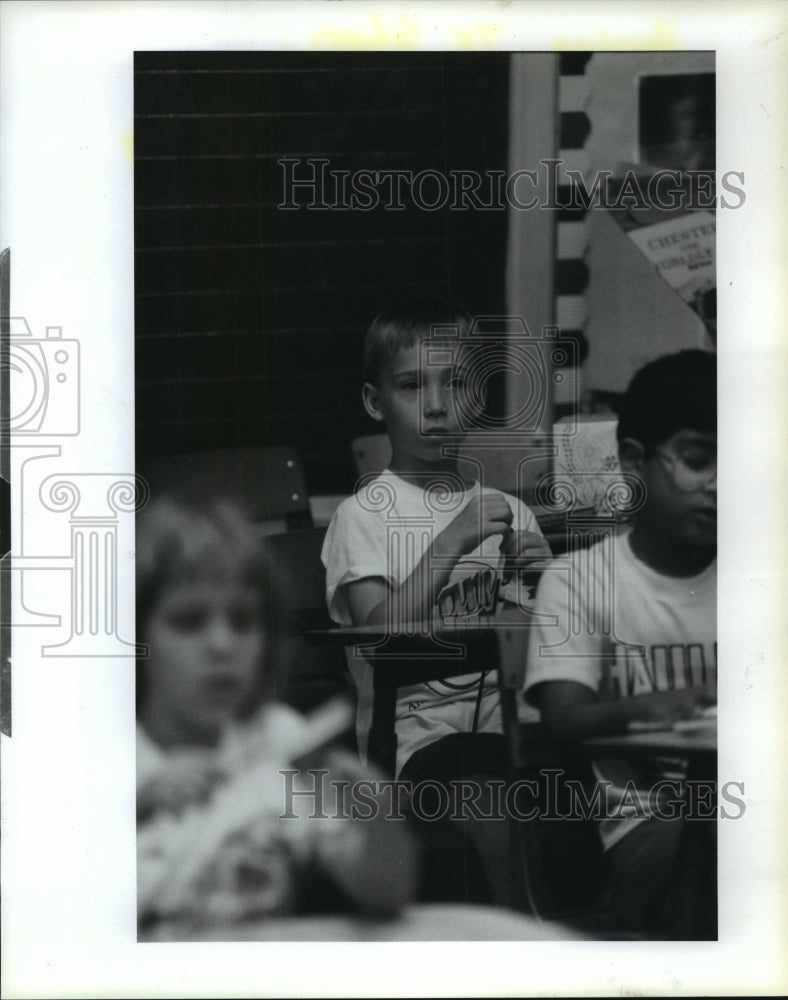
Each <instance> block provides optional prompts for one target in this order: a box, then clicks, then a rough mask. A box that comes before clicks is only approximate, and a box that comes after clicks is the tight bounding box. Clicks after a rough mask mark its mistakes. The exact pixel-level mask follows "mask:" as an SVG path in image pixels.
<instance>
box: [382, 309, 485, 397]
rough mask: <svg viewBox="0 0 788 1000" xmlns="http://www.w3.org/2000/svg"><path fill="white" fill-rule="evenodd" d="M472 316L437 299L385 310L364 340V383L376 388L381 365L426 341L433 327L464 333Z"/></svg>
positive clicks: (466, 311)
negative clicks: (417, 343)
mask: <svg viewBox="0 0 788 1000" xmlns="http://www.w3.org/2000/svg"><path fill="white" fill-rule="evenodd" d="M470 324H471V315H470V313H469V312H468V310H467V309H466V308H465V307H464V306H463V305H461V304H460V303H456V302H450V301H448V300H443V299H440V298H429V297H424V298H413V299H406V300H403V301H402V302H397V303H394V304H392V305H390V306H387V307H386V308H385V309H383V310H382V311H381V312H379V313H378V315H377V316H376V317H375V318H374V319H373V320H372V322H371V323H370V325H369V329H368V330H367V335H366V338H365V340H364V368H363V380H364V382H369V383H371V384H372V385H378V383H379V381H380V374H381V371H382V369H383V365H384V364H387V363H388V362H390V361H391V359H392V358H393V357H394V356H395V355H396V354H397V352H398V351H401V350H403V349H405V348H408V347H412V346H413V345H414V344H415V343H416V342H417V341H419V340H425V339H426V338H427V337H429V336H430V333H431V331H432V329H433V328H434V327H436V326H457V327H459V328H460V335H461V336H462V335H463V334H464V333H465V332H467V329H468V327H469V326H470Z"/></svg>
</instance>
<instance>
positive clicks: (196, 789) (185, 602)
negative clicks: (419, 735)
mask: <svg viewBox="0 0 788 1000" xmlns="http://www.w3.org/2000/svg"><path fill="white" fill-rule="evenodd" d="M274 602H275V594H274V593H273V588H272V580H271V577H270V574H269V572H268V569H267V566H266V563H265V560H264V557H263V552H262V548H261V543H260V541H259V540H258V539H257V538H256V537H255V536H254V534H253V533H252V532H251V531H250V527H249V526H248V524H247V523H246V521H245V520H244V519H243V517H242V516H241V515H240V513H239V512H238V511H237V510H236V509H235V508H234V507H233V506H231V505H229V504H222V505H215V506H213V507H210V508H201V507H200V506H198V505H196V504H192V503H188V502H185V501H182V500H175V499H172V498H171V499H167V498H160V499H158V500H156V501H154V502H153V503H152V504H151V505H150V506H149V507H148V508H147V509H146V510H145V511H143V513H142V514H141V515H140V518H139V520H138V527H137V631H138V638H139V640H140V641H141V642H143V643H145V644H146V645H147V646H148V650H149V653H148V656H147V658H146V659H143V660H141V661H140V663H139V664H138V671H137V674H138V677H137V819H138V903H139V917H140V920H141V922H143V923H147V922H151V921H156V920H162V919H164V920H175V921H180V922H181V923H182V922H184V921H186V922H187V923H191V924H193V925H195V926H199V925H206V924H208V925H210V924H216V923H217V922H227V921H228V920H238V919H244V918H253V917H260V916H263V915H267V914H274V913H294V912H296V913H297V912H301V911H303V910H306V909H310V908H314V906H315V905H316V904H315V900H316V899H319V900H321V901H322V903H323V905H329V906H332V907H333V906H336V907H339V908H343V907H347V906H351V907H355V908H361V909H367V910H373V911H378V912H386V911H392V910H395V909H396V908H397V907H399V906H400V905H401V904H402V903H403V902H405V900H406V899H407V897H408V895H409V894H410V892H411V888H412V883H413V862H412V856H411V850H410V842H409V841H408V840H407V839H406V837H405V834H404V832H403V831H402V829H401V827H402V824H401V823H392V822H388V823H387V822H386V821H385V819H384V818H383V816H382V814H381V816H380V817H379V819H378V820H377V821H374V822H371V821H370V822H364V823H358V822H355V823H354V822H351V821H350V820H347V819H335V818H312V817H311V815H310V814H311V812H312V802H311V800H310V798H309V796H300V797H299V796H296V797H295V800H294V801H293V802H286V801H285V790H286V781H285V778H284V776H283V775H282V773H281V772H282V771H283V770H286V769H288V768H289V767H290V768H291V765H290V761H292V760H294V759H295V758H297V757H298V756H300V755H301V754H302V753H304V752H305V751H307V750H308V749H309V748H310V745H311V744H313V743H314V742H315V739H316V735H315V734H314V733H313V732H311V727H310V726H309V725H308V723H307V721H306V720H305V719H304V718H303V717H302V716H300V715H299V714H298V713H296V712H295V711H294V710H292V709H290V708H288V707H287V706H284V705H281V704H276V703H273V702H271V701H270V699H269V697H268V692H269V689H270V683H269V680H270V671H268V669H267V668H268V666H269V664H270V663H271V660H272V639H271V636H272V634H273V629H272V623H273V620H274V610H273V605H274ZM327 766H328V767H329V768H330V770H331V774H330V777H331V779H336V778H340V779H344V780H349V781H353V780H358V779H360V778H362V776H363V775H362V772H361V769H360V767H359V765H358V763H357V762H356V761H355V759H354V758H352V757H351V756H350V755H348V754H333V755H331V756H330V757H328V758H327ZM291 770H292V768H291ZM309 780H310V778H309V776H307V782H308V787H312V786H311V784H309ZM303 806H307V807H308V808H306V809H304V808H303ZM293 810H295V812H296V814H298V813H299V811H300V813H301V815H300V816H299V818H297V819H283V818H280V817H282V816H283V815H285V814H290V815H292V812H293ZM329 815H330V814H329ZM327 887H329V891H328V892H327V891H326V890H327ZM327 900H328V901H329V902H328V903H326V901H327ZM317 905H318V906H319V905H320V903H318V904H317Z"/></svg>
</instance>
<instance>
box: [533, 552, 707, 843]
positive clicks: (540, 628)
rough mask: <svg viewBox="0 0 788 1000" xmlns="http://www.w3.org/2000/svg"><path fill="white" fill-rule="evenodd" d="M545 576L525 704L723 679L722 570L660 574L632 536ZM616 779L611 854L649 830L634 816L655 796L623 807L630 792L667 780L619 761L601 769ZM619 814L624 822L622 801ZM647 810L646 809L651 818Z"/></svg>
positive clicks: (604, 828) (609, 827) (600, 763)
mask: <svg viewBox="0 0 788 1000" xmlns="http://www.w3.org/2000/svg"><path fill="white" fill-rule="evenodd" d="M552 567H553V568H550V567H548V569H546V570H545V572H544V573H543V574H542V577H541V580H540V582H539V588H538V591H537V595H536V609H535V610H536V614H537V617H538V618H539V617H541V618H542V621H541V623H540V624H538V625H537V626H536V627H535V628H534V629H533V631H532V632H531V635H530V648H529V653H528V664H527V669H526V679H525V695H526V698H530V697H532V696H533V692H534V688H535V687H536V686H537V685H538V684H541V683H543V682H545V681H574V682H576V683H578V684H583V685H584V686H586V687H589V688H591V690H592V691H594V692H595V693H596V694H597V696H598V698H599V699H600V700H605V699H618V698H629V697H632V696H634V695H639V694H647V693H649V692H652V691H672V690H678V689H681V688H685V687H692V686H699V685H702V684H704V683H706V682H707V681H712V682H713V681H716V678H717V615H716V597H717V564H716V561H715V562H713V563H712V564H711V565H709V566H708V567H707V568H706V569H705V570H704V571H703V572H702V573H700V574H699V575H698V576H693V577H669V576H663V575H662V574H660V573H656V572H654V570H652V569H650V568H649V567H648V566H646V565H645V564H644V563H642V562H641V561H640V560H639V559H637V558H636V557H635V555H634V553H633V552H632V548H631V545H630V543H629V535H628V534H625V535H618V536H617V537H614V538H610V539H608V540H607V541H604V542H602V543H600V544H597V545H594V546H592V547H591V548H589V549H586V550H581V551H579V552H576V553H574V554H572V556H571V557H569V558H565V559H563V560H557V561H556V562H555V563H553V564H552ZM595 770H596V772H597V777H598V778H599V779H600V780H604V781H609V782H610V783H611V788H610V791H609V793H608V798H607V803H608V809H609V810H610V812H611V813H613V814H614V815H613V816H612V817H611V818H607V819H604V820H603V822H602V823H601V826H600V833H601V836H602V841H603V843H604V845H605V847H606V848H607V847H612V846H613V844H615V843H617V842H618V840H620V839H621V837H623V836H624V835H625V834H626V833H627V832H628V831H629V830H630V829H631V828H632V825H633V823H636V822H642V819H643V818H645V817H644V815H642V814H641V815H640V817H639V818H638V817H637V816H636V815H635V811H637V810H639V806H640V805H641V804H642V805H644V806H646V805H647V801H648V800H647V797H645V796H640V797H638V798H637V801H636V802H635V801H632V800H631V799H630V801H631V802H632V806H633V809H631V810H629V811H627V810H626V809H624V808H623V803H624V796H625V794H626V790H627V787H628V783H630V782H631V785H630V786H629V787H630V788H632V787H634V788H642V789H646V788H647V787H649V778H651V779H652V781H656V780H657V779H658V778H659V777H661V776H664V772H662V773H656V772H652V773H651V775H648V774H647V773H646V772H645V769H643V768H635V767H634V766H633V765H631V764H630V763H628V762H627V761H624V760H622V759H620V758H605V759H604V760H601V759H600V760H597V761H596V762H595ZM617 796H618V801H619V804H621V806H622V809H621V815H620V816H616V815H615V813H616V804H617V803H616V797H617ZM644 811H647V810H644Z"/></svg>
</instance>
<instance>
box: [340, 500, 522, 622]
mask: <svg viewBox="0 0 788 1000" xmlns="http://www.w3.org/2000/svg"><path fill="white" fill-rule="evenodd" d="M512 518H513V513H512V509H511V507H510V506H509V504H508V503H507V502H506V500H505V499H504V498H503V496H501V495H500V494H484V495H482V496H478V497H474V498H473V499H472V500H471V502H470V503H469V504H468V505H467V506H466V507H465V508H463V510H461V511H460V513H459V514H458V515H457V517H455V518H454V520H453V521H452V522H451V524H449V525H448V527H446V528H444V530H443V531H442V532H440V534H438V535H437V536H436V537H435V538H434V539H433V541H432V544H431V545H429V546H428V547H427V549H426V550H425V552H424V555H423V556H422V558H421V559H420V560H419V562H418V564H417V565H416V567H415V568H414V570H413V571H412V573H411V574H410V575H409V576H408V577H407V579H405V580H404V581H403V582H402V583H401V584H400V585H399V586H398V587H392V586H390V584H389V583H388V582H387V581H386V580H385V579H384V578H383V577H366V578H364V579H362V580H354V581H353V582H351V583H349V584H346V588H345V593H346V597H347V603H348V608H349V610H350V616H351V619H352V621H353V624H354V625H385V624H386V623H397V624H399V623H401V622H405V621H426V620H428V619H430V618H431V617H432V614H433V610H434V607H435V602H436V601H437V599H438V595H439V594H440V592H441V590H442V589H443V588H444V587H445V586H446V584H447V583H448V580H449V577H450V576H451V573H452V570H453V569H454V566H455V565H456V563H457V562H458V560H459V559H460V557H461V556H463V555H465V553H467V552H472V551H473V550H474V549H475V548H477V547H478V546H479V545H480V544H481V542H483V541H484V539H485V538H489V537H490V536H491V535H506V534H507V533H508V532H509V530H510V526H511V523H512Z"/></svg>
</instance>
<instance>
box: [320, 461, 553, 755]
mask: <svg viewBox="0 0 788 1000" xmlns="http://www.w3.org/2000/svg"><path fill="white" fill-rule="evenodd" d="M481 492H482V490H481V487H480V486H479V483H478V482H477V483H474V485H473V486H472V487H470V488H469V489H467V490H458V491H457V492H449V491H446V490H442V491H440V490H434V491H433V490H427V489H422V488H421V487H420V486H417V485H414V484H413V483H408V482H405V480H403V479H400V478H399V477H398V476H396V475H395V474H394V473H392V472H388V471H386V472H383V473H381V475H380V476H378V477H376V478H375V479H373V480H372V481H370V482H369V483H367V484H366V485H365V486H363V487H362V488H361V489H360V490H359V492H358V493H357V494H355V495H354V496H352V497H348V498H347V500H345V501H343V502H342V503H341V504H340V506H339V507H338V508H337V510H336V512H335V514H334V517H333V519H332V521H331V524H330V525H329V527H328V531H327V533H326V539H325V543H324V545H323V554H322V558H323V564H324V565H325V567H326V598H327V601H328V610H329V614H330V615H331V618H332V619H333V620H334V621H335V622H337V624H339V625H351V624H352V621H351V617H350V610H349V607H348V603H347V593H346V587H347V585H348V584H350V583H353V582H354V581H357V580H363V579H368V578H371V577H379V578H382V579H384V580H385V581H386V582H387V583H388V584H389V585H390V586H391V587H392V589H393V588H397V587H399V586H400V585H401V584H402V583H403V582H404V581H405V580H406V579H407V578H408V576H410V574H411V573H412V572H413V570H414V569H415V567H416V566H417V565H418V564H419V562H420V561H421V559H422V558H423V556H424V553H425V552H426V550H427V548H428V547H429V546H430V545H431V543H432V541H433V540H434V538H435V537H436V536H437V535H438V534H440V532H442V531H443V530H444V529H445V528H447V527H448V526H449V524H450V523H451V522H452V521H453V520H454V518H455V517H457V515H458V514H459V513H460V512H461V511H462V510H463V509H464V508H465V507H466V506H467V505H468V504H469V503H470V502H471V500H472V499H473V498H474V497H476V496H479V495H480V493H481ZM483 492H484V493H485V494H488V493H489V494H498V495H501V494H500V491H498V490H493V489H487V488H485V489H484V491H483ZM503 496H504V497H505V499H506V501H507V502H508V504H509V506H510V507H511V508H512V512H513V514H514V520H513V523H512V528H513V529H514V530H522V531H532V532H535V533H536V534H539V535H541V531H540V530H539V526H538V524H537V522H536V518H535V517H534V515H533V514H532V513H531V511H530V510H529V509H528V508H527V507H526V506H525V504H523V503H522V502H521V501H520V500H517V499H516V498H515V497H513V496H509V495H508V494H503ZM502 538H503V536H502V535H493V536H491V537H490V538H487V539H485V541H484V542H483V543H482V544H481V545H480V546H479V547H478V548H476V549H474V550H473V551H472V552H469V553H467V554H464V555H462V556H461V557H460V558H459V559H458V560H457V562H456V565H455V566H454V568H453V569H452V572H451V576H450V577H449V580H448V582H447V583H446V585H445V586H444V587H443V588H442V590H441V592H440V594H439V595H438V599H437V602H436V606H435V616H436V618H437V619H438V620H442V621H451V620H453V619H454V620H456V619H462V618H465V617H470V616H475V615H485V614H493V613H494V612H495V609H496V607H498V606H500V604H501V603H502V602H504V601H507V602H511V603H514V604H520V605H527V604H528V603H530V602H531V600H532V591H531V589H530V588H529V587H528V586H527V584H525V583H524V582H523V581H522V580H521V579H520V578H519V576H518V575H517V574H514V575H513V577H512V579H510V580H509V581H508V582H507V583H506V584H504V583H503V575H502V574H503V567H504V557H503V555H502V554H501V552H500V548H499V547H500V544H501V541H502ZM347 656H348V665H349V668H350V672H351V674H352V676H353V679H354V681H355V684H356V688H357V691H358V696H359V705H358V715H357V735H358V743H359V749H360V751H361V753H362V756H366V748H367V741H368V735H369V729H370V726H371V724H372V668H371V667H370V665H369V663H368V662H367V661H366V660H365V659H363V658H362V657H357V656H356V655H355V653H354V651H353V649H352V648H348V650H347ZM478 666H479V668H480V670H482V671H484V669H485V666H484V664H479V665H478ZM480 684H481V685H482V692H481V700H480V701H479V707H478V717H477V724H476V731H477V732H501V712H500V697H499V692H498V682H497V676H496V674H495V671H492V672H491V673H487V674H486V675H484V676H482V673H479V672H475V673H472V674H466V675H463V676H461V677H453V678H451V679H448V680H442V681H432V682H430V683H428V684H416V685H410V686H407V687H401V688H400V689H399V691H398V698H397V707H396V733H397V763H396V772H397V774H399V772H400V770H401V769H402V766H403V765H404V763H405V761H406V760H407V759H408V758H409V757H410V756H411V755H412V754H413V753H415V752H416V751H417V750H419V749H421V748H422V747H424V746H427V745H428V744H430V743H433V742H435V741H436V740H438V739H441V738H442V737H444V736H449V735H451V734H452V733H458V732H471V730H472V728H473V722H474V716H476V715H477V700H478V695H479V687H480ZM537 717H538V716H537V714H536V713H535V712H534V718H537Z"/></svg>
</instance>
